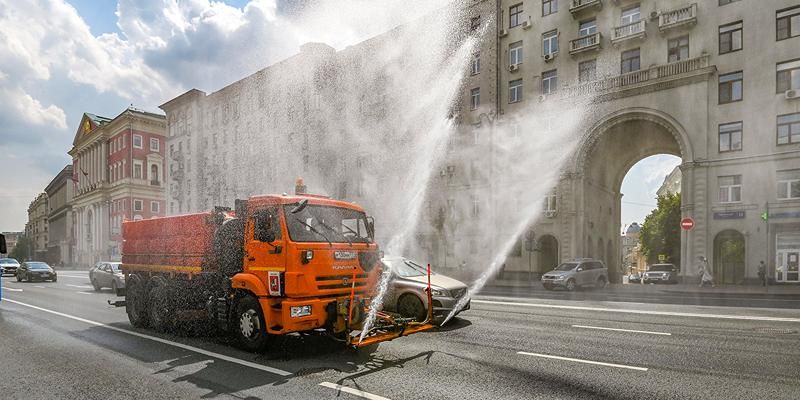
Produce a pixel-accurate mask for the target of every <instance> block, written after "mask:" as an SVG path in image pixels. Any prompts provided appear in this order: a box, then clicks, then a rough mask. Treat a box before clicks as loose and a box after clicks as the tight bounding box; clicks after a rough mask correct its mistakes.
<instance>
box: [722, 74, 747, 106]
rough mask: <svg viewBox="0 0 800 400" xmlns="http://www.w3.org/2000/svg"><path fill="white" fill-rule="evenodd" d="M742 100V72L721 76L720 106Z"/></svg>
mask: <svg viewBox="0 0 800 400" xmlns="http://www.w3.org/2000/svg"><path fill="white" fill-rule="evenodd" d="M741 100H742V71H739V72H734V73H730V74H725V75H720V76H719V104H725V103H732V102H734V101H741Z"/></svg>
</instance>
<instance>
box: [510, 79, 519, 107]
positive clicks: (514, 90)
mask: <svg viewBox="0 0 800 400" xmlns="http://www.w3.org/2000/svg"><path fill="white" fill-rule="evenodd" d="M518 101H522V79H516V80H513V81H511V82H508V102H509V103H516V102H518Z"/></svg>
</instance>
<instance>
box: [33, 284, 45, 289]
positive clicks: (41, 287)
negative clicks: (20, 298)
mask: <svg viewBox="0 0 800 400" xmlns="http://www.w3.org/2000/svg"><path fill="white" fill-rule="evenodd" d="M33 287H35V288H39V289H47V286H42V285H34V286H33Z"/></svg>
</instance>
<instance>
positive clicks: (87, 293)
mask: <svg viewBox="0 0 800 400" xmlns="http://www.w3.org/2000/svg"><path fill="white" fill-rule="evenodd" d="M75 293H78V294H88V295H89V296H91V295H93V294H94V293H90V292H75Z"/></svg>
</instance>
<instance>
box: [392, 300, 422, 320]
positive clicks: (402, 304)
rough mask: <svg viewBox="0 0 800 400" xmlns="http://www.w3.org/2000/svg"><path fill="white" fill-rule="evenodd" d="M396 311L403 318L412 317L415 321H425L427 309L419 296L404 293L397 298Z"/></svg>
mask: <svg viewBox="0 0 800 400" xmlns="http://www.w3.org/2000/svg"><path fill="white" fill-rule="evenodd" d="M397 312H398V313H400V315H402V316H403V317H405V318H414V319H415V320H417V322H422V321H425V318H426V317H427V316H428V310H426V309H425V305H424V304H422V300H420V299H419V297H417V296H415V295H413V294H410V293H406V294H404V295H402V296H400V299H398V300H397Z"/></svg>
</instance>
